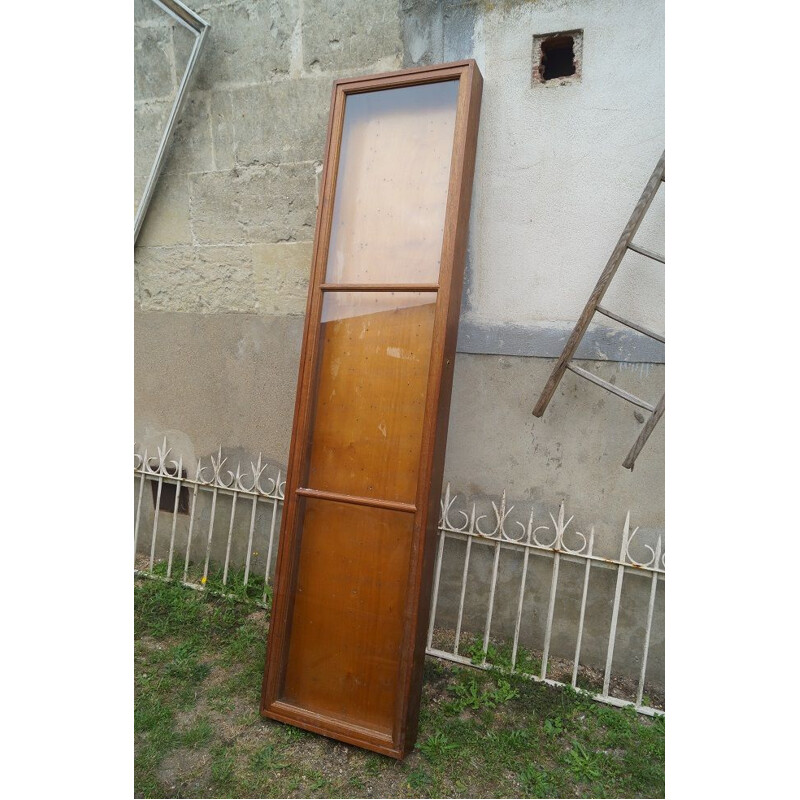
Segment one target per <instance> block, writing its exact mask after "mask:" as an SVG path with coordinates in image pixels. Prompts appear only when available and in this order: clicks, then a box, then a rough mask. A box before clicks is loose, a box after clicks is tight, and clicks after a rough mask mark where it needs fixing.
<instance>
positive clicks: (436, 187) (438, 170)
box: [261, 61, 482, 758]
mask: <svg viewBox="0 0 800 800" xmlns="http://www.w3.org/2000/svg"><path fill="white" fill-rule="evenodd" d="M481 83H482V81H481V77H480V73H479V72H478V69H477V67H476V66H475V64H474V62H471V61H469V62H459V63H456V64H450V65H442V66H440V67H431V68H426V69H416V70H406V71H403V72H398V73H390V74H388V75H384V76H373V77H369V78H358V79H353V80H345V81H337V82H336V83H335V84H334V93H333V101H332V105H331V118H330V123H329V130H328V148H327V153H326V159H325V172H324V177H323V194H322V199H321V205H320V210H319V214H318V219H317V231H316V234H315V248H314V266H313V272H312V279H311V285H310V287H309V300H308V306H307V315H306V327H305V333H304V341H303V356H302V360H301V366H300V375H299V379H298V394H297V402H296V406H295V420H294V430H293V435H292V446H291V452H290V457H289V471H288V475H287V483H286V503H285V508H284V515H283V521H282V526H281V538H280V545H279V552H278V562H277V568H276V578H275V597H274V602H273V613H272V623H271V627H270V634H269V643H268V653H267V664H266V667H265V673H264V686H263V691H262V706H261V710H262V713H263V714H264V715H266V716H269V717H272V718H274V719H279V720H281V721H284V722H290V723H292V724H295V725H299V726H301V727H304V728H307V729H309V730H313V731H316V732H319V733H323V734H326V735H328V736H333V737H335V738H338V739H341V740H342V741H346V742H350V743H353V744H358V745H361V746H363V747H367V748H370V749H373V750H376V751H378V752H382V753H386V754H388V755H392V756H394V757H396V758H402V757H403V756H404V755H405V753H406V752H407V751H408V749H410V748H411V747H412V746H413V743H414V739H415V737H416V728H417V718H418V712H419V695H420V690H421V679H422V663H423V659H424V632H425V630H426V627H427V619H428V613H429V603H430V577H431V571H432V567H433V545H434V541H435V534H436V523H437V519H438V500H439V495H440V493H441V482H442V468H443V462H444V446H445V441H446V432H447V416H448V412H449V402H450V390H451V386H452V366H453V360H454V354H455V344H456V335H457V325H458V312H459V308H460V299H461V287H462V282H463V265H464V252H465V245H466V224H467V220H468V218H469V200H470V194H471V185H472V172H473V167H474V157H475V146H476V140H477V128H478V115H479V107H480V94H481Z"/></svg>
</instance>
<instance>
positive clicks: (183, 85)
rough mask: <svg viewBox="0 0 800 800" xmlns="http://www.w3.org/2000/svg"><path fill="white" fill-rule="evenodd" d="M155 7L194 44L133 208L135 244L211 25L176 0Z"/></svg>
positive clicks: (161, 0)
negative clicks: (190, 34)
mask: <svg viewBox="0 0 800 800" xmlns="http://www.w3.org/2000/svg"><path fill="white" fill-rule="evenodd" d="M152 2H153V3H155V4H156V5H157V6H158V7H159V8H161V9H162V10H163V11H165V12H166V13H167V14H168V15H169V16H170V17H172V18H173V19H174V20H176V21H177V22H178V23H180V24H181V25H182V26H183V27H184V28H186V30H188V31H190V32H191V33H192V34H194V36H195V42H194V47H193V48H192V52H191V54H190V55H189V61H188V62H187V64H186V69H185V70H184V73H183V78H182V80H181V82H180V85H179V86H178V92H177V94H176V95H175V102H174V103H173V104H172V110H171V111H170V114H169V119H168V120H167V124H166V127H165V128H164V132H163V134H162V135H161V141H160V142H159V145H158V152H157V153H156V157H155V161H154V162H153V166H152V167H151V169H150V174H149V176H148V177H147V183H146V184H145V186H144V191H143V192H142V197H141V200H140V201H139V205H138V207H137V208H136V218H135V219H134V222H133V243H134V245H135V244H136V242H137V240H138V239H139V233H140V232H141V229H142V225H143V224H144V218H145V217H146V216H147V209H148V208H149V206H150V200H151V199H152V197H153V193H154V192H155V188H156V183H157V182H158V178H159V176H160V175H161V170H162V168H163V167H164V162H165V161H166V160H167V152H168V150H169V145H170V143H171V141H172V134H173V133H174V131H175V126H176V125H177V124H178V118H179V117H180V114H181V111H182V110H183V105H184V102H185V101H186V95H187V94H189V88H190V86H191V83H192V78H193V77H194V73H195V68H196V66H197V60H198V58H199V57H200V52H201V50H202V49H203V45H204V44H205V40H206V34H207V33H208V29H209V28H210V27H211V26H210V25H209V24H208V22H206V21H205V20H204V19H203V18H202V17H201V16H199V15H198V14H196V13H195V12H194V11H192V10H191V9H190V8H187V6H185V5H184V4H183V3H181V2H180V0H152Z"/></svg>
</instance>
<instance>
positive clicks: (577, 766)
mask: <svg viewBox="0 0 800 800" xmlns="http://www.w3.org/2000/svg"><path fill="white" fill-rule="evenodd" d="M566 763H567V766H568V767H569V769H570V772H571V773H572V774H573V776H574V777H575V779H576V780H579V781H585V782H586V783H591V782H592V781H596V780H599V778H600V777H601V775H602V771H601V769H600V765H599V758H598V754H597V753H589V752H587V750H586V748H585V747H584V746H583V745H582V744H581V743H580V742H579V741H578V740H577V739H573V740H572V749H571V750H570V751H569V752H568V753H567V755H566Z"/></svg>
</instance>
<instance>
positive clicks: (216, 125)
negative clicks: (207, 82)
mask: <svg viewBox="0 0 800 800" xmlns="http://www.w3.org/2000/svg"><path fill="white" fill-rule="evenodd" d="M206 96H207V98H208V109H209V116H210V117H211V139H212V144H213V148H214V168H215V169H217V170H228V169H233V168H234V167H235V166H236V155H235V151H236V124H235V120H234V118H233V105H232V102H231V93H230V92H228V91H219V92H208V93H207V95H206Z"/></svg>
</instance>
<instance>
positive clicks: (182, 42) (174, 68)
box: [133, 0, 196, 217]
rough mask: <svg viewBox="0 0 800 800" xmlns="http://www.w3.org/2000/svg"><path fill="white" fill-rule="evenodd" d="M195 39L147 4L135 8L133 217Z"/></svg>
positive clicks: (184, 29) (189, 32)
mask: <svg viewBox="0 0 800 800" xmlns="http://www.w3.org/2000/svg"><path fill="white" fill-rule="evenodd" d="M195 39H196V37H195V35H194V34H193V33H192V32H191V31H189V30H187V29H186V28H185V27H184V26H183V25H181V24H179V23H178V22H176V21H175V20H174V19H173V18H172V17H171V16H170V15H169V14H167V12H166V11H165V10H164V9H163V8H161V7H160V6H158V5H156V4H155V3H153V2H150V0H147V2H144V3H142V2H137V3H135V4H134V10H133V42H134V49H133V53H134V55H133V125H134V151H133V185H134V186H133V188H134V198H133V205H134V209H133V214H134V217H135V216H136V211H137V209H138V207H139V201H140V200H141V198H142V194H143V193H144V187H145V184H146V183H147V178H148V176H149V175H150V171H151V170H152V169H153V162H154V161H155V159H156V155H157V153H158V146H159V144H160V142H161V137H162V136H163V135H164V128H165V127H166V125H167V121H168V119H169V115H170V112H171V110H172V106H173V104H174V102H175V98H176V97H177V94H178V87H179V86H180V82H181V80H182V79H183V73H184V72H185V71H186V67H187V65H188V63H189V56H190V55H191V52H192V48H193V47H194V43H195Z"/></svg>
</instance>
